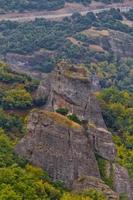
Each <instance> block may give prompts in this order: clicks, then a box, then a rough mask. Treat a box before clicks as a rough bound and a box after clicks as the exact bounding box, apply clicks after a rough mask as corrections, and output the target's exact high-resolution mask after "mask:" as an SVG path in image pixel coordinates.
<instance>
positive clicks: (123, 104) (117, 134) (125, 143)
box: [98, 88, 133, 178]
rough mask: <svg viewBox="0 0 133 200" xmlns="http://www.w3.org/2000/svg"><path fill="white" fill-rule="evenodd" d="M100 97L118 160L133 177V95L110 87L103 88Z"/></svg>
mask: <svg viewBox="0 0 133 200" xmlns="http://www.w3.org/2000/svg"><path fill="white" fill-rule="evenodd" d="M98 98H99V100H100V102H101V107H102V110H103V117H104V119H105V122H106V125H107V126H108V128H110V129H111V131H112V133H113V135H114V136H113V138H114V142H115V143H116V146H117V150H118V151H117V152H118V153H117V161H118V162H119V163H120V164H121V165H122V166H124V167H126V168H127V169H128V171H129V174H130V176H131V177H132V178H133V170H132V169H133V162H132V160H133V135H132V133H133V95H132V93H131V92H128V91H119V90H118V89H116V88H109V89H105V90H103V91H102V92H101V93H100V94H99V95H98Z"/></svg>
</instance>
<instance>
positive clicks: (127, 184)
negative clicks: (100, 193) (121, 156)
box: [114, 164, 133, 200]
mask: <svg viewBox="0 0 133 200" xmlns="http://www.w3.org/2000/svg"><path fill="white" fill-rule="evenodd" d="M114 186H115V190H116V192H118V193H119V194H121V195H123V196H127V197H128V199H129V200H132V199H133V186H132V183H131V181H130V179H129V175H128V172H127V170H126V169H125V168H124V167H121V166H120V165H118V164H115V165H114Z"/></svg>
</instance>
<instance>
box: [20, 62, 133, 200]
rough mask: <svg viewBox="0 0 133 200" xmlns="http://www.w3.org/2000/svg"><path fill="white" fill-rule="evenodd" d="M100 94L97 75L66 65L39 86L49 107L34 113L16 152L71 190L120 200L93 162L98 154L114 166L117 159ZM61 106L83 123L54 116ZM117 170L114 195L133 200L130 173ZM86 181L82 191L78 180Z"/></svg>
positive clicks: (119, 168)
mask: <svg viewBox="0 0 133 200" xmlns="http://www.w3.org/2000/svg"><path fill="white" fill-rule="evenodd" d="M97 90H99V83H98V78H97V76H96V75H95V74H94V75H93V77H90V76H89V74H88V72H87V71H86V70H85V69H84V68H77V67H75V66H71V67H70V66H69V67H67V66H66V65H64V64H63V63H62V64H61V67H58V68H57V69H56V70H55V71H54V72H52V73H51V74H50V75H48V76H47V77H46V78H45V79H44V80H43V81H42V83H41V85H40V86H39V88H38V92H37V97H38V96H41V97H42V98H43V99H45V101H46V105H45V107H44V108H43V109H42V110H34V111H32V113H31V114H30V116H29V121H28V134H27V135H26V136H25V137H24V138H23V139H22V140H21V141H20V142H19V144H18V145H17V146H16V152H17V153H18V154H20V155H22V156H24V157H25V158H27V159H28V160H29V161H30V162H31V163H32V164H34V165H37V166H40V167H42V168H44V169H45V170H47V171H48V173H49V174H50V176H51V177H52V178H53V180H61V181H63V182H64V183H65V185H66V186H67V187H70V188H73V189H74V190H76V188H77V189H78V188H81V189H85V188H87V187H88V188H90V187H93V188H97V189H99V190H102V191H104V193H105V194H106V196H107V198H108V199H112V200H118V194H116V193H115V192H113V191H112V190H111V189H110V188H109V187H108V186H107V185H105V184H104V183H103V182H102V181H101V179H100V173H99V168H98V164H97V161H96V158H95V154H98V155H99V156H101V157H102V158H103V159H105V160H107V161H108V162H109V163H111V164H113V163H115V156H116V149H115V145H114V143H113V141H112V137H111V133H110V132H109V131H107V128H106V125H105V123H104V120H103V118H102V114H101V110H100V107H99V105H98V102H97V100H96V97H95V92H96V91H97ZM59 108H67V109H68V115H71V114H74V115H76V116H77V117H78V118H79V119H80V121H81V125H79V124H78V123H75V122H73V121H71V120H70V119H68V117H67V116H63V115H61V114H59V113H56V110H57V109H59ZM114 166H116V167H115V168H114V189H115V191H117V192H118V193H121V192H122V191H124V192H125V193H128V194H127V195H128V197H129V200H132V188H131V184H130V182H129V177H128V174H127V172H126V170H125V171H124V170H122V168H121V167H118V166H117V165H115V164H114ZM83 177H85V179H84V182H82V186H81V187H79V183H78V184H77V182H75V181H76V180H80V179H82V178H83ZM91 177H93V178H91ZM90 180H91V183H90ZM80 184H81V182H80ZM123 184H125V185H124V186H123ZM126 185H127V188H126Z"/></svg>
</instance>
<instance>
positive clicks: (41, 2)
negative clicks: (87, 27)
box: [0, 0, 123, 12]
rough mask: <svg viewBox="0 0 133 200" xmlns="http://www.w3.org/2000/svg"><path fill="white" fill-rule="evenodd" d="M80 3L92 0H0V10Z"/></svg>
mask: <svg viewBox="0 0 133 200" xmlns="http://www.w3.org/2000/svg"><path fill="white" fill-rule="evenodd" d="M97 1H98V2H103V3H107V4H108V3H118V2H120V3H121V2H123V1H122V0H117V2H116V1H114V0H97ZM73 2H74V3H81V4H83V5H89V4H90V3H91V2H92V1H91V0H80V1H79V0H54V1H53V0H52V1H50V0H32V1H30V0H28V1H24V0H19V1H18V0H11V1H8V0H5V1H4V0H0V11H1V12H8V11H19V12H22V11H25V10H29V11H31V10H57V9H60V8H63V7H64V6H65V3H73Z"/></svg>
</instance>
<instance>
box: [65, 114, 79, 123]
mask: <svg viewBox="0 0 133 200" xmlns="http://www.w3.org/2000/svg"><path fill="white" fill-rule="evenodd" d="M68 118H69V119H70V120H72V121H74V122H76V123H78V124H81V121H80V120H79V118H78V117H77V116H76V115H74V114H72V115H69V116H68Z"/></svg>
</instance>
